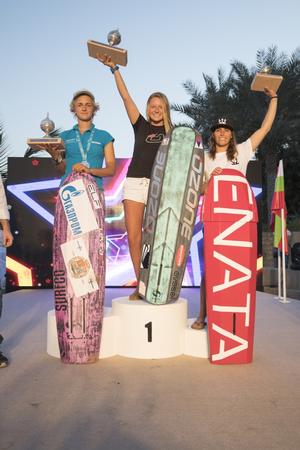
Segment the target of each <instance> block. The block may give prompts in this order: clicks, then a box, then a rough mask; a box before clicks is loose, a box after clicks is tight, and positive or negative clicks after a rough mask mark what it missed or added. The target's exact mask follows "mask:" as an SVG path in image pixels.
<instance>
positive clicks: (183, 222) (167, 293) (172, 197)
mask: <svg viewBox="0 0 300 450" xmlns="http://www.w3.org/2000/svg"><path fill="white" fill-rule="evenodd" d="M203 160H204V158H203V145H202V138H201V136H200V135H199V134H197V133H196V132H195V130H193V129H192V128H189V127H183V126H179V127H175V128H174V129H173V130H172V131H171V132H170V133H168V134H167V135H166V137H165V138H164V139H163V141H162V143H161V145H160V147H159V149H158V152H157V155H156V159H155V162H154V165H153V169H152V174H151V180H150V184H149V191H148V199H147V207H146V212H145V218H144V224H143V239H142V258H141V267H140V280H139V294H140V295H141V296H142V297H143V298H144V299H145V300H147V301H148V302H149V303H152V304H156V305H162V304H166V303H169V302H170V301H175V300H177V299H178V297H179V293H180V289H181V284H182V280H183V276H184V271H185V266H186V261H187V258H188V254H189V248H190V244H191V240H192V236H193V229H194V223H195V219H196V214H197V209H198V205H199V198H200V192H201V186H202V180H203V168H204V163H203Z"/></svg>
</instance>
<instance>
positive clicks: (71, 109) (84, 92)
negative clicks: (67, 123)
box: [70, 91, 100, 117]
mask: <svg viewBox="0 0 300 450" xmlns="http://www.w3.org/2000/svg"><path fill="white" fill-rule="evenodd" d="M83 95H86V96H87V97H90V99H91V100H92V104H93V109H94V110H93V117H94V115H95V114H96V112H97V111H99V109H100V106H99V103H97V102H96V101H95V97H94V96H93V94H92V93H91V92H90V91H78V92H75V94H74V95H73V98H72V101H71V103H70V111H71V112H72V113H73V114H74V116H76V114H75V102H76V100H77V99H78V98H79V97H81V96H83Z"/></svg>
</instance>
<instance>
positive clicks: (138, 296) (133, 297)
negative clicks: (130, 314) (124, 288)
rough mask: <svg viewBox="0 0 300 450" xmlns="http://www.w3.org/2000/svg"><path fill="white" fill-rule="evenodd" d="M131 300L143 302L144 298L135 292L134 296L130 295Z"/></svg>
mask: <svg viewBox="0 0 300 450" xmlns="http://www.w3.org/2000/svg"><path fill="white" fill-rule="evenodd" d="M128 298H129V300H142V298H143V297H142V296H141V295H140V294H139V293H138V291H137V290H135V291H134V292H133V293H132V294H130V295H129V297H128Z"/></svg>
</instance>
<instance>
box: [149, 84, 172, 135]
mask: <svg viewBox="0 0 300 450" xmlns="http://www.w3.org/2000/svg"><path fill="white" fill-rule="evenodd" d="M153 98H159V99H160V100H161V102H162V104H163V121H164V127H165V130H166V133H168V131H170V129H171V128H172V127H173V125H172V121H171V113H170V104H169V100H168V99H167V97H166V96H165V94H163V93H162V92H153V94H151V95H150V97H149V98H148V100H147V108H146V115H147V120H148V122H150V117H149V113H148V109H149V103H150V101H151V100H152V99H153Z"/></svg>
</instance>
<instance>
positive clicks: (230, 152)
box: [208, 131, 238, 161]
mask: <svg viewBox="0 0 300 450" xmlns="http://www.w3.org/2000/svg"><path fill="white" fill-rule="evenodd" d="M216 153H217V151H216V141H215V137H214V135H213V133H212V135H211V136H210V138H209V151H208V154H209V156H210V158H211V159H215V157H216ZM237 153H238V151H237V148H236V138H235V134H234V132H233V131H232V132H231V138H230V141H229V145H228V148H227V150H226V155H227V159H228V161H232V160H234V159H235V158H236V156H237Z"/></svg>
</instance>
